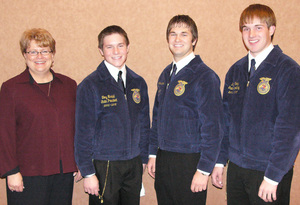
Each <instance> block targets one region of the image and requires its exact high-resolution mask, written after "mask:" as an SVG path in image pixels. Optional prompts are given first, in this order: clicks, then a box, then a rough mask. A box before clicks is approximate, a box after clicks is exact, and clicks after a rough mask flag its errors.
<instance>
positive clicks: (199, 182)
mask: <svg viewBox="0 0 300 205" xmlns="http://www.w3.org/2000/svg"><path fill="white" fill-rule="evenodd" d="M207 182H208V176H206V175H203V174H202V173H201V172H199V171H196V173H195V174H194V177H193V180H192V184H191V190H192V192H193V193H195V192H200V191H205V190H206V188H207Z"/></svg>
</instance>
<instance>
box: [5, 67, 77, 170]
mask: <svg viewBox="0 0 300 205" xmlns="http://www.w3.org/2000/svg"><path fill="white" fill-rule="evenodd" d="M51 72H52V74H53V76H54V78H53V81H52V82H51V89H50V92H49V96H47V94H46V93H44V92H43V91H42V90H41V89H40V88H39V86H38V85H37V84H36V82H34V80H33V79H32V78H30V74H29V71H28V69H26V70H25V71H24V72H23V73H21V74H20V75H18V76H16V77H14V78H12V79H10V80H8V81H6V82H4V83H3V84H2V87H1V92H0V141H1V143H0V174H1V175H4V174H6V173H7V172H9V171H11V170H13V169H15V168H16V167H19V170H20V172H21V174H22V175H23V176H48V175H53V174H58V173H60V160H61V162H62V166H63V171H64V173H68V172H74V171H76V170H77V168H76V164H75V160H74V131H75V125H74V124H75V100H76V82H75V81H74V80H72V79H70V78H68V77H66V76H64V75H61V74H58V73H54V72H53V71H52V70H51Z"/></svg>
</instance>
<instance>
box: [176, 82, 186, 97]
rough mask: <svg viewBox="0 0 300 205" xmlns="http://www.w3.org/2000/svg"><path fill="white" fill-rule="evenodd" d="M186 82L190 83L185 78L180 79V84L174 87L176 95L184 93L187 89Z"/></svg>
mask: <svg viewBox="0 0 300 205" xmlns="http://www.w3.org/2000/svg"><path fill="white" fill-rule="evenodd" d="M186 84H188V83H187V82H185V81H183V80H178V84H177V85H176V86H175V88H174V94H175V95H176V96H180V95H182V94H183V93H184V91H185V85H186Z"/></svg>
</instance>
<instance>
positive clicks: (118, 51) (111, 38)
mask: <svg viewBox="0 0 300 205" xmlns="http://www.w3.org/2000/svg"><path fill="white" fill-rule="evenodd" d="M99 51H100V53H101V55H102V56H103V57H104V60H106V61H107V62H108V63H110V64H111V65H113V66H115V67H117V68H118V69H121V68H122V67H123V66H124V64H125V62H126V60H127V55H128V52H129V45H128V46H127V44H126V40H125V38H124V36H122V35H120V34H118V33H113V34H111V35H108V36H105V37H104V39H103V48H102V49H101V48H99Z"/></svg>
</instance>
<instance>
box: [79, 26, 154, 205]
mask: <svg viewBox="0 0 300 205" xmlns="http://www.w3.org/2000/svg"><path fill="white" fill-rule="evenodd" d="M98 40H99V51H100V53H101V55H102V56H103V57H104V61H103V62H102V63H101V64H100V65H99V66H98V68H97V70H96V71H94V72H93V73H92V74H90V75H89V76H87V77H86V78H85V79H84V80H83V81H82V82H81V83H80V85H79V86H78V89H77V102H76V131H75V159H76V162H77V165H78V168H79V170H80V172H81V174H82V176H83V177H84V182H83V185H84V190H85V192H87V193H88V194H90V196H89V202H90V203H89V204H100V202H101V203H103V204H111V205H114V204H120V203H121V204H127V205H135V204H139V201H140V190H141V184H142V173H143V166H144V167H145V164H146V163H147V160H148V137H149V129H150V128H149V127H150V119H149V99H148V91H147V85H146V82H145V80H144V79H143V78H142V77H140V76H139V75H137V74H136V73H134V72H133V71H132V70H131V69H129V68H128V67H127V66H126V65H125V62H126V59H127V55H128V52H129V40H128V37H127V34H126V32H125V31H124V30H123V29H122V28H121V27H119V26H109V27H107V28H105V29H104V30H102V31H101V33H100V34H99V36H98ZM142 163H143V164H144V165H143V166H142Z"/></svg>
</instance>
